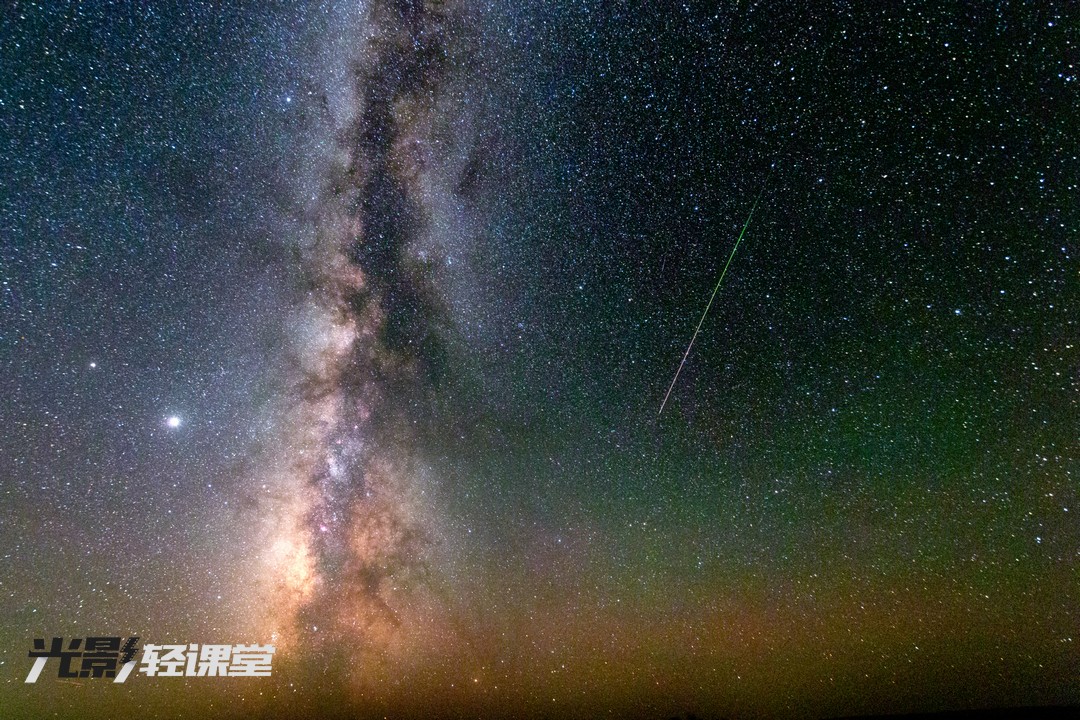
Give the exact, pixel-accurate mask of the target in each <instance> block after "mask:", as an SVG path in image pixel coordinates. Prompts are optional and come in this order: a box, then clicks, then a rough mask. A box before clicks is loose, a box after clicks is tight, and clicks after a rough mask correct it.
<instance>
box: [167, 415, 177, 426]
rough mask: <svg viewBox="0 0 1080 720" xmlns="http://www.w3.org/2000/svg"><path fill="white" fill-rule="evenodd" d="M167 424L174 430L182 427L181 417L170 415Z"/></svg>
mask: <svg viewBox="0 0 1080 720" xmlns="http://www.w3.org/2000/svg"><path fill="white" fill-rule="evenodd" d="M165 424H166V425H168V426H169V427H171V428H173V429H175V428H178V427H180V416H179V415H170V416H169V417H168V419H167V420H165Z"/></svg>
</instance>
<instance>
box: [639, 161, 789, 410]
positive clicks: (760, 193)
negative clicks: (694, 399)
mask: <svg viewBox="0 0 1080 720" xmlns="http://www.w3.org/2000/svg"><path fill="white" fill-rule="evenodd" d="M768 182H769V181H768V178H766V179H765V184H766V185H767V184H768ZM764 194H765V185H762V186H761V192H759V193H758V196H757V198H755V200H754V204H753V206H751V208H750V214H749V215H747V216H746V222H745V223H743V226H742V231H741V232H740V233H739V237H738V239H736V240H735V247H733V248H731V254H730V255H728V259H727V263H726V264H725V265H724V270H723V272H721V273H720V279H719V280H717V281H716V287H714V288H713V291H712V295H710V296H709V303H708V304H707V305H706V306H705V312H703V313H701V319H700V320H698V324H697V327H696V328H694V335H693V337H691V338H690V344H689V345H687V346H686V352H684V353H683V356H682V362H680V363H679V369H678V370H676V371H675V377H673V378H671V384H670V385H668V389H667V392H666V393H664V400H663V402H661V403H660V411H659V412H657V413H656V416H657V417H660V415H662V414H663V412H664V406H665V405H667V401H668V398H669V397H671V391H672V390H674V389H675V383H676V382H678V380H679V373H681V372H682V369H683V365H685V364H686V358H688V357H690V349H691V348H692V347H694V341H695V340H697V336H698V333H699V332H701V325H702V323H704V322H705V316H706V315H708V314H709V308H711V307H712V304H713V300H715V299H716V293H717V292H718V291H719V290H720V283H722V282H724V276H725V275H727V271H728V268H729V267H731V261H732V259H734V257H735V251H736V250H738V249H739V243H741V242H742V239H743V235H745V234H746V228H748V227H750V219H751V218H753V217H754V211H755V210H757V206H758V203H759V202H761V196H762V195H764Z"/></svg>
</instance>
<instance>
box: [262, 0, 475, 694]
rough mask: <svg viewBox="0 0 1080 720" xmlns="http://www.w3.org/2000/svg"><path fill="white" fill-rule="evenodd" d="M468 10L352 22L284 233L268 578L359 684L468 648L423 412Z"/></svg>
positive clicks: (454, 190)
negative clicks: (298, 215)
mask: <svg viewBox="0 0 1080 720" xmlns="http://www.w3.org/2000/svg"><path fill="white" fill-rule="evenodd" d="M464 21H465V18H464V17H462V15H461V12H460V11H455V10H453V9H451V8H448V7H446V6H442V5H440V6H438V7H422V6H420V5H416V6H412V5H409V4H395V3H383V4H375V5H373V6H372V7H371V8H369V9H367V10H366V11H365V12H362V13H358V14H357V15H356V16H352V17H350V16H348V15H346V16H345V17H342V18H339V22H341V23H343V24H344V26H345V27H344V29H342V28H341V27H339V28H338V31H341V32H344V33H346V34H347V35H348V36H349V37H350V38H351V40H352V41H351V42H348V43H346V44H345V45H344V47H343V49H341V50H340V51H339V54H335V55H334V56H333V57H332V58H331V59H330V62H333V63H335V64H337V65H338V66H344V67H346V68H347V72H346V73H344V75H343V76H340V77H341V78H342V79H341V82H340V84H338V85H337V86H330V87H325V88H323V89H322V90H320V91H316V92H313V93H310V94H309V96H310V97H309V103H310V110H311V119H310V125H311V127H310V128H309V131H310V132H313V133H325V134H326V137H323V138H320V140H321V142H322V143H323V146H324V148H327V149H328V151H327V152H325V154H323V155H316V157H315V158H314V161H313V162H312V164H311V166H310V167H311V168H312V174H311V180H313V184H314V185H315V186H316V188H317V189H316V191H315V192H314V193H313V194H312V195H311V196H310V197H311V201H310V202H307V203H303V205H304V206H305V221H304V222H303V223H302V224H301V225H300V227H301V228H302V230H303V232H301V233H300V234H299V236H298V237H297V238H295V240H291V242H295V247H296V249H297V252H296V256H297V257H298V258H299V262H300V264H301V267H302V288H301V290H300V292H299V293H298V296H299V298H300V300H299V305H298V307H297V308H296V309H295V310H294V311H293V312H292V313H291V317H290V320H289V327H290V337H291V340H292V344H291V346H290V347H289V348H288V351H287V352H288V355H289V357H290V359H291V361H292V363H293V366H294V370H293V371H292V372H291V375H292V380H291V381H290V390H289V392H288V393H287V394H286V396H285V397H286V403H287V404H288V405H290V406H291V407H289V408H288V409H286V410H285V411H284V413H283V415H284V422H283V430H282V437H280V439H277V441H279V442H281V443H283V445H284V446H285V447H288V448H289V453H288V455H289V456H290V460H289V464H288V470H287V471H286V472H283V473H280V474H279V476H278V477H277V479H276V481H275V487H274V488H273V489H272V490H271V491H270V495H271V496H272V497H274V498H276V500H275V502H272V503H269V504H268V505H267V524H268V526H269V528H270V530H269V532H270V538H269V542H268V547H269V550H268V554H267V556H266V557H265V561H266V563H267V566H266V570H265V572H266V578H267V579H268V588H267V593H268V595H269V596H270V598H271V607H272V608H273V609H274V615H273V617H272V620H271V627H273V628H274V632H275V637H279V638H280V640H281V642H282V643H283V646H284V647H285V648H287V649H288V650H292V649H294V648H297V647H302V648H304V650H303V652H305V653H306V654H307V659H308V660H312V659H314V658H318V657H320V656H322V655H325V654H326V653H341V652H344V653H345V654H346V655H347V656H350V657H352V658H353V661H354V662H355V663H356V665H357V667H359V668H360V670H359V671H358V672H353V673H351V676H352V677H351V679H350V682H352V683H359V684H363V683H365V682H366V681H368V680H370V678H372V677H379V678H380V679H383V678H384V676H383V674H382V671H385V670H386V666H391V667H393V669H394V670H396V671H397V672H399V673H400V671H401V663H403V662H406V661H408V662H413V661H415V657H414V656H416V655H430V654H436V655H437V654H438V653H439V652H440V651H441V650H443V648H442V647H441V645H442V643H443V642H444V641H448V640H456V641H459V642H460V640H461V638H460V637H458V638H455V637H453V632H454V631H453V630H452V626H453V625H454V622H455V621H454V618H453V614H454V608H453V605H454V601H453V600H452V597H453V595H454V593H453V588H452V587H450V586H449V585H448V580H447V578H446V575H445V573H444V572H443V568H442V563H440V562H439V558H440V557H443V558H445V555H446V551H445V546H446V545H447V543H449V542H451V541H452V538H448V537H446V536H445V535H444V533H443V532H442V531H441V529H440V523H439V517H438V512H439V509H438V508H437V507H434V506H433V504H434V502H435V497H434V496H435V492H434V491H433V488H431V487H429V485H430V472H427V471H426V470H425V465H424V463H423V462H422V461H421V459H420V457H419V452H420V441H421V438H420V437H418V433H417V431H416V423H417V420H418V419H420V420H423V419H424V417H425V410H424V407H425V404H426V403H428V402H430V397H431V394H432V391H433V390H434V389H435V388H436V387H437V386H438V384H439V382H440V377H441V376H442V375H443V374H444V373H445V371H446V367H445V366H446V362H447V359H446V356H447V350H446V348H445V347H444V340H443V339H442V337H441V327H440V322H441V320H440V318H441V317H445V315H446V309H445V301H444V300H443V298H442V296H441V294H440V289H439V287H438V283H437V281H438V279H439V276H440V270H441V268H440V265H442V266H443V268H445V266H447V265H448V264H451V263H452V262H453V253H455V252H460V251H461V245H462V242H461V240H460V239H459V238H460V236H461V235H462V234H463V233H465V232H467V231H468V227H467V221H468V214H469V212H470V209H469V206H470V198H469V197H468V196H469V194H470V193H469V190H470V188H469V187H468V184H469V182H470V178H469V173H470V172H473V173H475V172H476V166H475V164H476V161H475V159H474V158H473V157H472V156H473V154H474V152H475V151H474V148H473V147H472V146H473V145H474V143H475V142H476V138H475V137H474V136H475V133H476V131H475V127H476V123H477V118H476V117H475V113H471V112H470V110H469V108H468V107H462V106H461V104H460V97H449V98H448V96H450V95H452V94H453V93H455V91H457V90H458V88H457V87H455V86H456V85H457V84H458V83H459V82H460V79H461V78H462V77H463V74H464V73H465V70H466V69H469V70H471V71H475V70H476V69H477V65H476V62H475V61H471V60H470V58H472V57H475V55H476V53H475V48H472V47H469V44H468V42H467V40H468V34H467V33H466V32H465V31H464V29H463V28H462V27H461V26H462V23H463V22H464ZM469 51H473V52H469ZM474 81H475V80H474ZM475 91H476V89H475V88H469V89H467V90H462V91H461V92H462V93H465V92H475ZM305 189H306V188H305ZM472 205H475V203H472ZM472 212H475V209H473V210H472ZM279 459H280V456H279ZM398 681H399V682H400V678H398Z"/></svg>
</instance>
